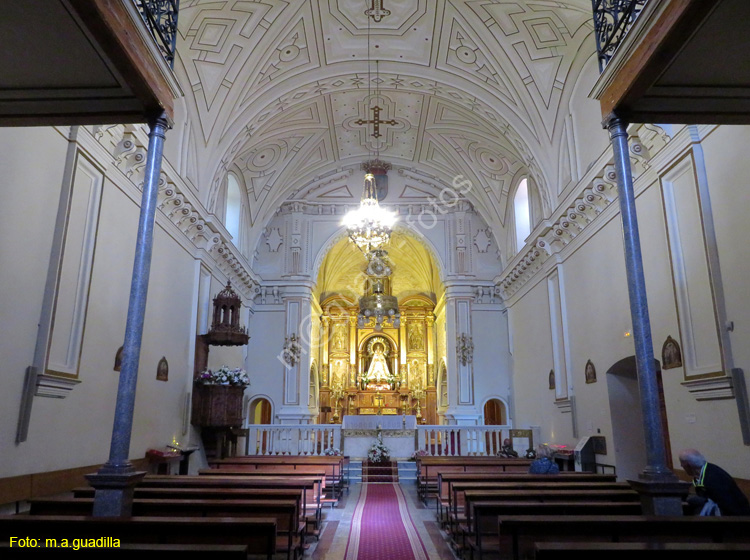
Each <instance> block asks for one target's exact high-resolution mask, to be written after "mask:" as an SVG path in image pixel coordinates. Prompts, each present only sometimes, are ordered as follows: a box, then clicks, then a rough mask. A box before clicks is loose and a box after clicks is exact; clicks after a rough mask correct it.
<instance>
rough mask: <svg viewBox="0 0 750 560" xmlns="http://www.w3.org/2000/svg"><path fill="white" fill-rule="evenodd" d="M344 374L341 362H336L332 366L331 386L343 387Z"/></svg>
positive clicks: (344, 369) (343, 365) (344, 368)
mask: <svg viewBox="0 0 750 560" xmlns="http://www.w3.org/2000/svg"><path fill="white" fill-rule="evenodd" d="M345 374H346V366H345V364H344V362H343V360H337V361H336V363H335V364H334V366H333V375H332V376H331V377H332V378H333V379H331V386H333V387H343V386H344V381H345V379H344V376H345Z"/></svg>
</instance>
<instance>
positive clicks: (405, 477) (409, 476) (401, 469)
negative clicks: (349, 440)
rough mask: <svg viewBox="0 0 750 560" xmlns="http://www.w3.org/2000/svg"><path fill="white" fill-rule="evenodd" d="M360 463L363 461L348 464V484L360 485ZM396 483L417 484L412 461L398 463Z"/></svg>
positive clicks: (415, 469) (415, 468) (415, 465)
mask: <svg viewBox="0 0 750 560" xmlns="http://www.w3.org/2000/svg"><path fill="white" fill-rule="evenodd" d="M362 463H363V461H361V460H357V459H352V461H351V462H350V463H349V483H350V484H360V483H361V482H362ZM398 482H401V483H406V484H408V483H410V482H412V483H414V484H416V483H417V464H416V463H415V462H414V461H399V462H398Z"/></svg>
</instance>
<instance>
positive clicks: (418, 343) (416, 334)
mask: <svg viewBox="0 0 750 560" xmlns="http://www.w3.org/2000/svg"><path fill="white" fill-rule="evenodd" d="M423 346H424V337H423V336H422V323H409V350H421V349H422V348H423Z"/></svg>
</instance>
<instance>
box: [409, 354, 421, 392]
mask: <svg viewBox="0 0 750 560" xmlns="http://www.w3.org/2000/svg"><path fill="white" fill-rule="evenodd" d="M409 385H410V386H412V387H417V386H419V387H422V386H423V383H422V367H421V364H420V363H419V360H412V362H411V366H410V367H409Z"/></svg>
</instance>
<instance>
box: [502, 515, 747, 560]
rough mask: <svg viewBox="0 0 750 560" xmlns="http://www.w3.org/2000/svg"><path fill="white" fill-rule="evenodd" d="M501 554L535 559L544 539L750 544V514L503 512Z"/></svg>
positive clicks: (505, 557) (508, 556) (517, 559)
mask: <svg viewBox="0 0 750 560" xmlns="http://www.w3.org/2000/svg"><path fill="white" fill-rule="evenodd" d="M498 533H499V535H500V544H499V550H500V556H501V558H503V559H507V558H512V559H514V560H521V559H522V558H530V557H531V555H532V554H533V551H534V543H536V542H542V541H550V542H553V541H554V542H559V541H587V542H588V541H600V542H625V541H633V542H691V543H693V542H694V543H700V542H703V543H750V517H740V516H731V517H730V516H727V517H690V516H680V517H669V516H652V515H632V516H624V515H603V516H588V515H586V516H578V515H570V516H548V515H533V516H508V517H506V516H500V517H499V518H498Z"/></svg>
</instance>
